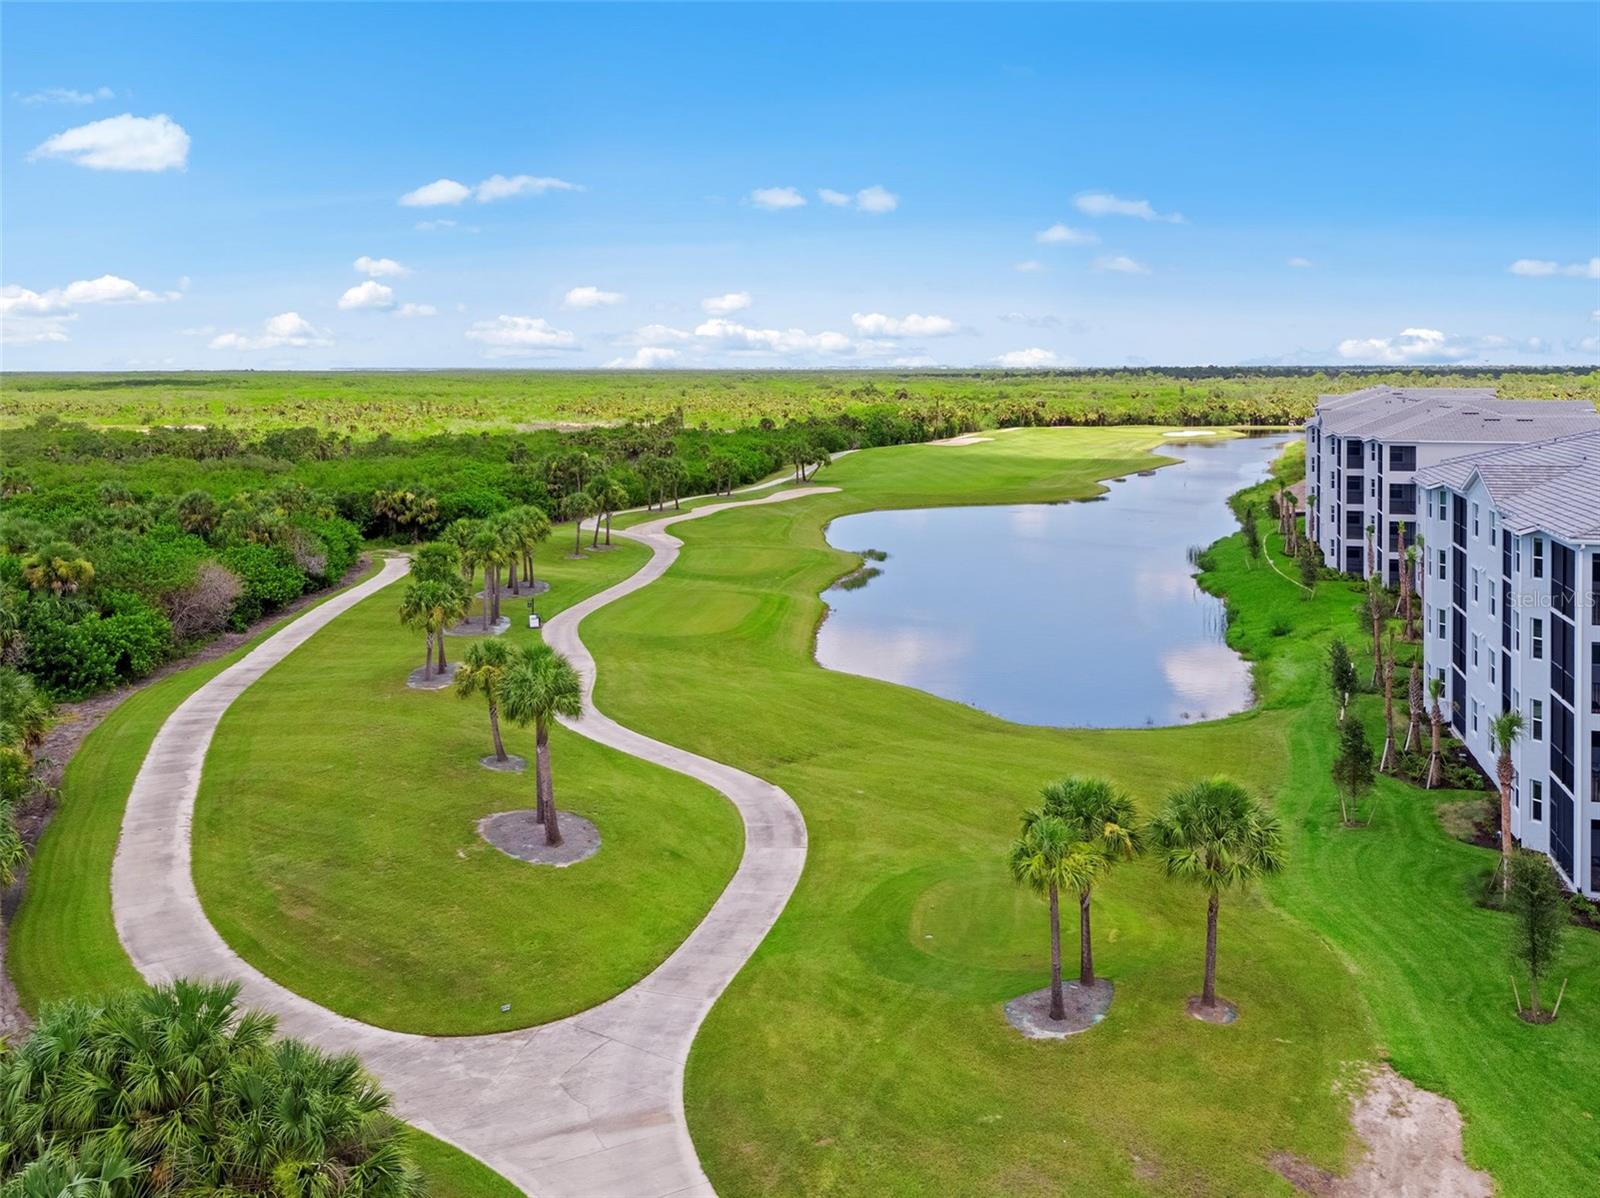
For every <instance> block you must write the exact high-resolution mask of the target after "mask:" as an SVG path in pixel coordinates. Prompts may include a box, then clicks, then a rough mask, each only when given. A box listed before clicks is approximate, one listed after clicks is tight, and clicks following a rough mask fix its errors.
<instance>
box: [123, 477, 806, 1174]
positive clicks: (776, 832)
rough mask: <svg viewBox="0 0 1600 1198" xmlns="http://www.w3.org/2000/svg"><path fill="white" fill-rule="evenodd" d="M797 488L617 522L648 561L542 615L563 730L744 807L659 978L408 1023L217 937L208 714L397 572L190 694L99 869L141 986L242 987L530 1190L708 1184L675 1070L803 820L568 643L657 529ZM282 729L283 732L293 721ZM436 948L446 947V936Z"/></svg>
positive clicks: (769, 911)
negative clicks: (735, 860)
mask: <svg viewBox="0 0 1600 1198" xmlns="http://www.w3.org/2000/svg"><path fill="white" fill-rule="evenodd" d="M836 489H837V488H834V487H806V488H796V489H791V490H786V491H779V492H776V493H774V494H772V495H766V496H763V497H762V498H760V499H751V500H745V501H743V502H735V503H723V504H716V505H714V506H708V507H702V508H697V509H695V510H693V511H688V512H682V513H677V514H674V515H672V516H668V517H665V518H663V519H660V520H654V521H650V522H648V523H645V524H640V525H636V526H634V527H633V528H630V529H627V530H626V531H625V532H623V531H622V530H618V531H619V535H622V536H626V537H629V538H630V539H632V540H636V541H640V542H642V543H643V544H645V545H646V546H647V547H649V548H650V550H651V551H652V552H651V557H650V560H649V561H648V562H646V563H645V565H644V566H643V567H642V568H641V569H640V570H639V571H637V572H636V573H635V574H633V575H632V576H631V577H629V578H627V579H624V580H623V581H622V582H619V583H617V584H616V585H615V586H612V587H609V588H607V589H606V590H604V591H601V592H600V593H599V594H596V595H594V596H591V597H590V598H589V599H586V600H584V601H583V602H582V603H579V604H576V605H575V606H573V607H571V608H568V609H567V610H566V611H564V612H562V613H561V614H560V615H558V616H555V617H553V618H552V619H551V620H550V621H549V622H548V623H547V624H546V625H545V628H544V635H545V639H546V640H547V641H548V642H549V643H550V644H551V645H553V646H554V647H555V648H556V649H558V650H560V651H561V652H563V653H565V654H566V655H567V656H568V657H569V658H571V660H572V663H573V665H574V666H576V667H577V669H578V671H579V672H580V674H581V675H582V677H583V688H584V698H585V700H586V705H587V711H586V714H585V715H584V716H583V717H582V718H581V719H579V720H575V721H571V722H569V724H568V726H569V727H571V728H572V729H573V730H574V731H576V732H578V733H580V734H582V735H584V736H587V737H589V738H590V739H592V740H596V741H599V742H600V743H602V744H606V745H610V746H612V747H613V748H617V749H621V750H622V751H623V752H626V753H631V754H633V755H634V756H636V757H641V758H643V759H645V760H647V761H653V762H656V763H657V764H660V765H664V766H666V767H667V768H669V769H673V770H677V771H678V772H680V773H683V774H687V775H689V776H690V777H692V778H697V779H699V780H700V781H702V782H705V783H706V784H707V785H709V786H713V787H715V788H716V789H717V790H719V791H721V792H722V793H723V794H725V795H726V796H727V797H728V799H729V800H730V801H731V802H732V803H733V804H734V806H736V807H737V808H738V809H739V814H740V816H741V817H742V818H743V820H744V827H745V849H744V857H743V859H742V860H741V861H740V863H739V868H738V870H737V871H736V872H735V873H734V876H733V879H732V880H731V881H730V882H729V883H728V886H727V888H726V889H725V890H724V891H723V892H722V895H721V896H720V897H719V898H718V899H717V901H716V903H715V904H713V905H712V907H711V910H710V911H709V912H707V914H706V917H705V918H704V919H703V920H702V921H701V922H700V924H699V926H698V927H696V928H695V930H694V931H693V932H692V933H690V935H689V937H688V939H686V940H685V941H684V942H683V943H682V944H681V945H679V946H678V948H677V950H676V951H675V952H673V954H672V955H671V956H670V957H668V958H667V959H666V960H665V961H664V962H662V963H661V965H660V966H658V967H657V968H656V969H655V970H654V972H652V973H651V974H649V975H648V976H647V977H645V978H643V979H642V980H640V981H639V982H638V983H636V984H635V985H634V986H632V987H631V988H629V989H628V990H625V991H623V992H622V993H621V994H619V995H617V996H616V997H615V998H612V999H610V1000H609V1001H607V1002H604V1003H602V1004H600V1005H599V1006H597V1007H594V1008H592V1009H590V1010H588V1011H584V1012H582V1013H580V1014H577V1015H572V1016H569V1017H568V1018H566V1019H562V1020H559V1021H557V1022H555V1023H548V1024H544V1025H542V1026H539V1027H531V1028H525V1029H523V1030H521V1031H515V1032H502V1033H497V1034H493V1035H483V1036H457V1037H439V1036H419V1035H411V1034H407V1033H402V1032H394V1031H388V1030H385V1029H383V1028H377V1027H373V1026H371V1025H369V1024H365V1023H359V1022H357V1021H356V1020H353V1019H347V1018H345V1017H344V1016H342V1015H338V1014H335V1013H334V1012H332V1011H329V1010H327V1009H326V1008H324V1007H320V1006H318V1005H317V1004H316V1003H313V1002H311V1001H310V1000H308V999H305V998H302V997H300V996H299V995H297V994H295V993H293V992H292V991H289V990H287V989H285V988H284V987H283V986H280V985H279V984H278V983H276V982H274V981H272V980H271V979H270V978H268V977H266V976H265V975H264V974H262V973H261V972H259V971H258V970H257V969H255V968H254V967H253V966H251V965H249V964H247V963H246V962H245V961H243V960H242V959H241V958H240V957H239V956H238V955H237V954H236V953H234V951H233V950H232V949H231V948H229V947H228V945H227V944H226V943H225V942H224V941H223V939H222V937H221V936H220V935H219V934H218V933H217V931H216V929H214V928H213V927H212V926H211V923H210V921H209V920H207V918H206V915H205V912H204V910H202V908H201V906H200V900H199V897H198V895H197V894H196V892H195V888H194V879H193V877H192V876H191V874H190V869H189V863H190V830H191V823H192V820H193V816H194V804H195V797H196V795H197V793H198V791H199V787H200V773H201V769H202V767H203V766H204V764H205V756H206V750H207V748H208V747H209V745H210V743H211V737H212V735H213V733H214V732H215V731H216V727H217V722H218V721H219V720H220V719H221V718H222V715H223V713H224V712H225V711H227V709H228V705H229V704H230V703H232V702H233V700H234V699H236V698H237V697H238V696H239V695H240V694H241V693H242V692H243V691H244V690H245V688H246V687H248V686H249V685H250V684H251V683H253V682H254V681H255V680H256V679H258V678H260V677H261V676H262V675H263V674H264V673H266V672H267V671H268V670H270V669H271V668H272V667H273V666H274V665H276V664H277V663H278V662H280V661H282V660H283V659H284V658H285V657H287V656H288V655H289V654H290V653H291V652H293V651H294V650H295V649H296V648H297V647H298V646H300V645H301V644H303V643H305V641H306V640H307V639H309V638H310V637H311V636H312V635H313V634H314V633H316V632H317V631H318V630H319V629H321V628H323V627H325V626H326V625H327V624H328V623H330V622H331V621H332V620H334V619H335V618H336V617H338V616H339V615H340V614H341V613H343V612H345V611H347V610H349V609H350V608H351V607H352V606H354V605H355V604H357V603H359V602H361V600H363V599H365V598H366V597H367V596H369V595H372V594H374V593H375V592H377V591H379V590H382V589H383V588H384V587H386V586H388V585H389V584H390V583H392V582H395V581H396V580H397V579H399V578H401V577H403V576H404V574H405V572H406V569H407V564H406V563H405V562H404V561H403V560H390V561H388V562H386V563H385V564H384V566H383V567H382V569H381V570H380V571H379V572H378V574H377V575H376V576H374V577H373V578H371V579H369V580H367V581H366V582H363V583H361V584H360V585H358V586H356V587H353V588H351V589H350V590H349V591H346V592H345V593H344V594H342V595H339V596H337V597H336V598H333V599H330V600H328V601H327V602H325V603H323V604H322V605H321V606H319V607H316V608H313V609H312V610H311V611H309V612H307V613H306V614H305V615H303V616H301V617H300V618H299V619H298V620H296V621H294V623H292V624H290V625H288V626H287V627H285V628H284V629H283V630H282V631H280V632H278V633H277V634H275V635H274V636H272V637H269V638H268V639H267V640H266V641H264V642H262V643H261V645H259V646H258V647H257V648H256V649H254V650H253V651H252V652H250V653H249V654H248V655H247V656H245V657H244V658H242V659H241V660H240V661H238V662H236V663H235V664H234V665H233V666H231V667H229V668H228V669H227V670H224V671H223V672H222V673H220V674H218V675H217V676H216V677H215V678H213V679H212V680H211V681H210V682H208V683H206V684H205V685H204V686H202V687H201V688H200V689H199V690H197V691H196V692H195V693H194V694H193V695H191V696H190V697H189V698H188V699H187V700H186V701H185V702H184V703H183V704H182V705H181V706H180V707H179V708H178V709H177V710H176V711H174V712H173V714H172V715H171V716H170V717H169V718H168V719H167V722H166V723H165V724H163V725H162V727H161V730H160V731H159V732H158V733H157V734H156V738H155V741H154V742H153V743H152V745H151V747H150V752H149V755H148V756H146V758H145V760H144V764H143V766H142V767H141V768H140V770H139V774H138V777H137V778H136V779H135V780H134V784H133V789H132V791H131V792H130V793H129V796H128V808H127V813H126V815H125V816H124V818H123V823H122V837H121V841H120V842H119V844H118V846H117V855H116V861H115V863H114V865H113V867H112V873H111V896H112V908H113V912H114V914H115V918H116V925H117V932H118V934H119V935H120V936H121V938H122V943H123V945H124V946H125V947H126V948H127V950H128V955H129V956H130V957H131V958H132V959H133V963H134V965H135V966H137V967H138V969H139V971H140V973H142V974H143V975H144V976H145V977H146V978H147V979H149V980H150V981H152V982H160V981H165V980H167V979H170V978H173V977H177V976H185V977H200V978H219V979H232V980H236V981H238V982H239V983H240V984H241V986H242V991H243V1000H244V1001H245V1003H247V1004H249V1005H250V1006H254V1007H259V1008H262V1009H265V1010H267V1011H270V1012H272V1013H273V1014H274V1015H276V1016H277V1017H278V1026H279V1028H280V1029H281V1030H282V1031H283V1032H285V1033H286V1034H289V1035H293V1036H298V1037H300V1038H302V1039H305V1040H309V1041H311V1042H312V1043H315V1044H317V1045H319V1046H321V1047H322V1048H324V1049H327V1050H330V1051H337V1052H355V1053H357V1054H358V1055H359V1056H360V1057H361V1059H362V1061H363V1062H364V1063H365V1064H366V1066H367V1067H368V1068H369V1069H370V1070H371V1071H372V1072H373V1073H374V1074H375V1075H376V1076H377V1077H378V1078H379V1079H380V1081H381V1082H382V1083H383V1085H384V1086H385V1087H387V1088H388V1089H389V1091H390V1092H391V1093H392V1094H393V1095H394V1099H395V1110H396V1112H397V1113H398V1114H399V1115H400V1116H401V1117H403V1118H404V1119H406V1120H407V1121H409V1122H411V1123H414V1124H416V1125H417V1126H418V1127H421V1128H423V1129H424V1130H426V1131H428V1132H431V1133H432V1134H433V1135H436V1136H438V1137H439V1138H440V1139H443V1140H447V1141H449V1142H450V1143H452V1144H454V1145H456V1146H457V1147H459V1148H462V1149H464V1150H465V1151H467V1152H470V1153H471V1154H472V1155H474V1156H476V1157H477V1158H478V1159H480V1160H482V1161H483V1162H485V1163H486V1164H488V1165H490V1166H491V1167H492V1168H494V1169H495V1170H497V1171H498V1172H499V1173H501V1174H502V1175H503V1176H505V1177H506V1178H507V1179H508V1180H510V1181H511V1182H512V1183H513V1184H515V1185H517V1186H519V1187H521V1188H522V1189H523V1190H525V1191H526V1192H528V1193H530V1194H533V1195H536V1196H537V1198H669V1196H670V1198H678V1196H680V1195H709V1194H712V1193H713V1191H712V1188H711V1185H710V1183H709V1182H708V1181H707V1180H706V1176H705V1173H704V1171H703V1170H702V1169H701V1168H700V1162H699V1159H698V1158H697V1156H696V1155H695V1150H694V1144H693V1143H692V1142H691V1140H690V1138H689V1129H688V1125H687V1123H686V1122H685V1120H684V1112H683V1073H684V1065H685V1063H686V1062H687V1060H688V1057H689V1046H690V1044H691V1043H692V1042H693V1040H694V1036H695V1032H696V1031H697V1030H698V1029H699V1026H700V1023H701V1021H702V1020H703V1019H704V1018H705V1015H706V1013H707V1012H708V1011H709V1010H710V1009H711V1004H712V1003H713V1002H715V1001H716V998H717V996H718V995H719V994H721V993H722V991H723V990H724V988H726V987H727V985H728V983H729V982H730V981H732V980H733V977H734V975H735V974H736V973H738V971H739V970H740V968H741V967H743V965H744V963H745V961H746V960H748V959H749V957H750V954H751V953H752V952H754V951H755V949H756V946H757V945H759V944H760V943H761V941H762V939H763V938H764V937H765V936H766V934H767V932H768V930H769V929H770V928H771V927H772V925H773V922H774V921H775V920H776V919H777V918H778V915H779V913H780V912H781V911H782V910H783V908H784V905H785V904H786V903H787V902H788V900H789V895H790V894H791V893H792V892H793V890H794V887H795V884H796V882H798V881H799V878H800V871H801V869H802V868H803V867H804V864H805V856H806V830H805V823H804V821H803V820H802V819H801V816H800V811H799V809H798V808H797V807H796V806H795V805H794V802H793V801H792V800H791V799H790V798H789V796H788V795H786V794H785V793H784V792H783V791H782V790H780V789H778V788H777V787H776V786H772V785H771V784H769V783H767V782H763V781H762V780H761V779H760V778H757V777H754V776H752V775H750V774H747V773H744V772H742V771H740V770H736V769H734V768H733V767H731V766H727V765H723V764H721V763H719V762H715V761H711V760H708V759H707V758H704V757H699V756H696V755H695V754H693V753H688V752H685V751H684V750H682V749H676V748H674V747H672V746H671V745H666V744H662V743H661V742H660V741H656V740H651V739H650V738H649V737H646V736H642V735H640V734H639V733H637V732H634V731H632V730H630V729H628V728H624V727H623V726H622V725H620V724H618V723H616V722H615V721H614V720H611V719H609V718H607V717H606V716H605V715H602V714H601V713H600V712H598V711H595V710H594V709H593V707H592V705H590V704H592V700H593V694H594V676H595V664H594V658H593V657H592V656H591V655H590V653H589V651H588V650H587V649H586V648H585V647H584V644H583V642H582V640H580V639H579V637H578V626H579V625H580V624H581V623H582V621H583V618H584V617H585V616H587V615H588V614H589V613H590V612H593V611H596V610H598V609H599V608H602V607H604V606H605V605H606V604H608V603H611V602H613V601H615V600H617V599H619V598H621V597H622V596H624V595H627V594H631V593H632V592H634V591H636V590H638V589H639V588H640V587H643V586H646V585H648V584H649V583H650V582H652V581H654V580H655V579H657V578H659V577H660V576H661V575H662V574H663V573H665V572H666V570H667V569H668V568H669V567H670V566H671V565H672V563H673V561H675V560H676V558H677V556H678V549H679V547H680V546H681V545H682V542H681V541H679V540H678V539H677V538H676V537H673V536H672V535H671V534H670V533H668V532H667V527H668V526H669V525H672V524H675V523H678V522H679V521H682V520H696V519H700V518H702V517H705V516H709V515H713V514H714V513H716V512H719V511H725V510H727V509H728V508H735V507H751V506H756V505H761V504H768V503H782V502H785V501H787V500H791V499H797V498H800V497H802V496H805V495H815V494H820V493H823V492H826V491H832V490H836ZM291 734H292V733H291ZM437 951H440V952H448V951H449V948H448V946H447V945H440V946H438V949H437Z"/></svg>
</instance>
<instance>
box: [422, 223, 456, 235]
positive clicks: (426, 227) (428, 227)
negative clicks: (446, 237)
mask: <svg viewBox="0 0 1600 1198" xmlns="http://www.w3.org/2000/svg"><path fill="white" fill-rule="evenodd" d="M411 227H412V228H413V229H415V230H416V231H417V232H419V233H432V232H433V231H434V230H436V229H453V228H455V227H456V222H455V221H453V220H419V221H418V222H417V223H416V224H414V225H412V226H411Z"/></svg>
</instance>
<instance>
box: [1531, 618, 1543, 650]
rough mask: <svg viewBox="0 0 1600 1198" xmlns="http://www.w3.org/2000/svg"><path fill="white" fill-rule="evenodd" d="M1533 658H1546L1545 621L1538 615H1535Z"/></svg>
mask: <svg viewBox="0 0 1600 1198" xmlns="http://www.w3.org/2000/svg"><path fill="white" fill-rule="evenodd" d="M1533 659H1534V661H1543V660H1544V621H1543V620H1541V619H1540V618H1539V617H1538V616H1534V617H1533Z"/></svg>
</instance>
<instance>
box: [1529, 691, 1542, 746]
mask: <svg viewBox="0 0 1600 1198" xmlns="http://www.w3.org/2000/svg"><path fill="white" fill-rule="evenodd" d="M1530 723H1531V724H1532V729H1533V730H1532V731H1531V732H1530V733H1529V735H1530V736H1532V737H1533V739H1534V740H1543V739H1544V701H1543V700H1542V699H1535V700H1534V701H1533V719H1532V720H1531V721H1530Z"/></svg>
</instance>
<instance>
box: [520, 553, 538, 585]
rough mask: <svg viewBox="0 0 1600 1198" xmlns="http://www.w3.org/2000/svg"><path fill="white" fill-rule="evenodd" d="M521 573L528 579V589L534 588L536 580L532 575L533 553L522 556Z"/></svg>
mask: <svg viewBox="0 0 1600 1198" xmlns="http://www.w3.org/2000/svg"><path fill="white" fill-rule="evenodd" d="M522 575H523V577H524V578H526V579H527V580H528V590H529V591H532V590H533V589H534V584H535V583H536V582H537V581H538V580H537V579H535V578H534V576H533V554H531V553H529V554H525V555H524V556H523V569H522Z"/></svg>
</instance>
